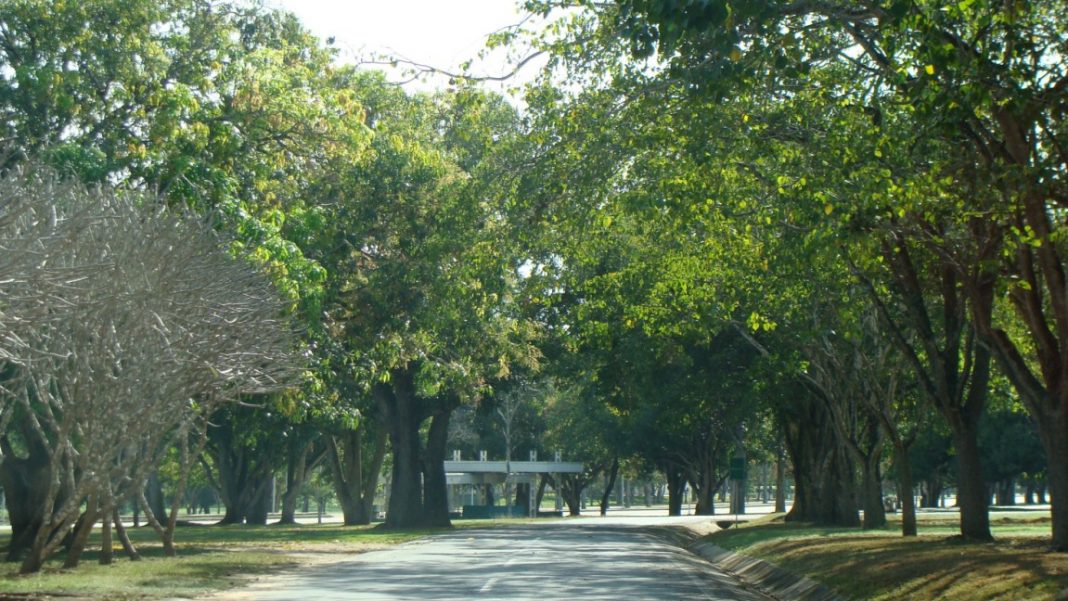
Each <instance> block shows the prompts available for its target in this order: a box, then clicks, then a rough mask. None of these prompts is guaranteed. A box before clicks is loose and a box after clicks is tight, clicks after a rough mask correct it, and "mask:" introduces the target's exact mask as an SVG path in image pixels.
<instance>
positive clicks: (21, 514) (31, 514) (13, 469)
mask: <svg viewBox="0 0 1068 601" xmlns="http://www.w3.org/2000/svg"><path fill="white" fill-rule="evenodd" d="M0 445H2V447H0V448H2V449H3V453H4V455H5V459H4V460H3V462H0V486H2V487H3V489H4V492H5V494H6V501H7V515H8V522H9V523H10V524H11V539H10V541H9V542H8V548H7V557H6V559H5V560H6V561H12V562H14V561H20V560H21V559H22V557H23V556H24V555H25V553H26V551H28V550H29V549H30V546H31V545H33V540H34V538H35V537H36V536H37V532H38V531H39V530H40V529H41V526H42V524H43V521H44V507H45V501H46V496H47V494H48V484H49V479H50V477H51V470H50V469H49V461H48V450H47V449H46V448H44V447H43V446H40V445H30V447H29V451H30V452H29V455H28V456H27V457H25V458H20V457H17V456H15V454H14V450H13V449H12V448H11V447H10V446H9V445H8V443H7V439H6V437H0ZM60 502H62V499H61V500H60Z"/></svg>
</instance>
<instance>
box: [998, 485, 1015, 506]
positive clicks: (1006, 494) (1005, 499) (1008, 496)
mask: <svg viewBox="0 0 1068 601" xmlns="http://www.w3.org/2000/svg"><path fill="white" fill-rule="evenodd" d="M996 504H997V505H1000V506H1003V507H1004V506H1011V505H1015V504H1016V481H1015V480H1013V479H1012V478H1007V479H1005V480H1002V481H1001V482H998V483H997V503H996Z"/></svg>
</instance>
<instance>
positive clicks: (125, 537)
mask: <svg viewBox="0 0 1068 601" xmlns="http://www.w3.org/2000/svg"><path fill="white" fill-rule="evenodd" d="M134 506H135V507H136V504H135V505H134ZM111 519H112V521H113V522H114V524H115V534H116V535H118V537H119V542H120V543H122V549H123V551H125V552H126V556H127V557H129V558H130V561H140V560H141V554H140V553H138V552H137V547H134V544H133V543H132V542H131V541H130V535H129V534H128V533H127V532H126V526H124V525H123V523H122V518H121V516H119V509H118V508H117V507H116V508H115V509H114V510H112V512H111Z"/></svg>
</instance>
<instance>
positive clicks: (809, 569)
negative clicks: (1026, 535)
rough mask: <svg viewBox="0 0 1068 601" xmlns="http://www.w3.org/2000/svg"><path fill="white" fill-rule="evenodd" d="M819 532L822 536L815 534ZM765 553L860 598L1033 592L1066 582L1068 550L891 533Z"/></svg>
mask: <svg viewBox="0 0 1068 601" xmlns="http://www.w3.org/2000/svg"><path fill="white" fill-rule="evenodd" d="M815 538H819V537H815ZM770 550H771V552H772V553H773V554H774V555H773V556H770V557H768V559H769V560H770V561H772V562H775V563H780V564H781V565H783V566H784V567H787V568H788V569H791V570H793V571H795V572H800V573H807V574H810V575H811V576H812V577H814V578H815V579H817V580H819V581H820V582H822V583H824V584H826V585H828V586H830V587H833V588H846V585H848V588H849V589H851V590H857V587H856V583H857V581H858V579H862V581H863V587H862V588H863V590H864V592H865V594H864V597H868V596H873V597H874V596H887V595H891V596H893V597H897V598H953V591H954V590H956V591H961V590H966V589H976V588H980V589H981V590H984V591H990V592H991V593H994V592H996V591H1002V592H1001V593H998V594H999V595H1005V597H1004V598H1031V597H1032V596H1033V594H1031V592H1030V591H1029V589H1028V587H1030V586H1034V585H1035V584H1041V583H1053V582H1058V583H1059V585H1060V586H1061V587H1064V586H1068V575H1066V574H1068V570H1066V568H1068V556H1063V555H1062V556H1057V555H1055V554H1049V553H1045V550H1044V548H1043V545H1042V544H1041V542H1040V541H1035V540H1033V539H1032V540H1026V539H1025V540H1019V541H1014V540H1012V539H999V540H998V541H996V542H992V543H978V542H970V541H965V540H962V539H960V538H959V537H951V538H936V537H921V538H909V539H905V538H893V537H888V536H885V535H884V536H851V537H848V538H842V539H840V540H834V539H830V540H828V539H822V540H819V541H818V544H817V541H816V540H814V539H813V538H808V539H805V538H801V539H794V540H783V541H777V542H774V543H772V546H771V549H770Z"/></svg>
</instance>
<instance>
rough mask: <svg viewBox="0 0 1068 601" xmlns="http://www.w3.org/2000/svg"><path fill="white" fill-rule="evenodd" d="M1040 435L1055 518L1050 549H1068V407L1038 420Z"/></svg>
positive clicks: (1042, 493) (1042, 498)
mask: <svg viewBox="0 0 1068 601" xmlns="http://www.w3.org/2000/svg"><path fill="white" fill-rule="evenodd" d="M1038 433H1039V438H1040V439H1041V440H1042V446H1043V447H1044V448H1045V450H1046V485H1047V486H1048V487H1049V493H1050V497H1051V499H1050V502H1051V505H1050V516H1051V518H1052V524H1051V530H1052V541H1051V545H1050V546H1051V549H1052V550H1053V551H1056V552H1060V553H1064V552H1068V408H1065V407H1064V405H1062V406H1061V407H1060V408H1059V409H1058V410H1057V411H1055V412H1051V414H1050V415H1049V416H1048V421H1039V423H1038ZM1044 501H1045V487H1043V488H1040V489H1039V502H1044Z"/></svg>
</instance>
